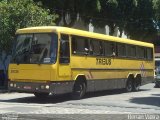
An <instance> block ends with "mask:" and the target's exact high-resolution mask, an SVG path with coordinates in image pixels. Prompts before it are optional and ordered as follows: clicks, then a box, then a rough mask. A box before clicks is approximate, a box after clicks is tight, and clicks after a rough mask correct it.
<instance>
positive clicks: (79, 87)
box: [72, 81, 86, 100]
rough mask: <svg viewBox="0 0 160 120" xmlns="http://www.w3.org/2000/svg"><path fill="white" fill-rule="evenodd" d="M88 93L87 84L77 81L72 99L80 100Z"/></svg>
mask: <svg viewBox="0 0 160 120" xmlns="http://www.w3.org/2000/svg"><path fill="white" fill-rule="evenodd" d="M85 93H86V84H85V82H83V81H76V82H75V85H74V87H73V92H72V99H75V100H79V99H81V98H83V96H84V95H85Z"/></svg>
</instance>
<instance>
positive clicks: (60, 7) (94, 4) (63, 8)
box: [34, 0, 100, 27]
mask: <svg viewBox="0 0 160 120" xmlns="http://www.w3.org/2000/svg"><path fill="white" fill-rule="evenodd" d="M34 1H35V2H38V3H39V4H42V5H43V6H44V7H45V8H48V9H50V11H51V12H55V13H56V14H58V15H59V18H58V19H57V22H56V23H57V24H58V23H59V22H60V21H61V20H63V23H64V26H67V27H71V26H73V25H74V23H75V21H76V19H77V16H78V15H79V17H80V18H82V19H83V20H84V21H85V22H86V23H88V22H89V19H90V16H92V15H93V14H94V13H95V12H97V11H98V10H100V4H99V1H100V0H63V1H62V0H47V1H46V0H34ZM40 2H41V3H40ZM66 16H69V17H70V21H67V20H66Z"/></svg>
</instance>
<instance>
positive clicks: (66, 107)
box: [0, 83, 160, 120]
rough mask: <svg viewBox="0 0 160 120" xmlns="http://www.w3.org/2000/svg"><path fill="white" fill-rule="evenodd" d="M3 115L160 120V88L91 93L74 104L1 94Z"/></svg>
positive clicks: (61, 119) (64, 119)
mask: <svg viewBox="0 0 160 120" xmlns="http://www.w3.org/2000/svg"><path fill="white" fill-rule="evenodd" d="M0 114H1V116H0V118H1V119H3V120H6V118H15V119H16V118H18V119H27V120H28V119H29V120H37V119H38V120H45V119H47V120H52V119H54V120H81V119H83V120H85V119H86V120H97V119H98V120H104V119H105V120H116V119H119V120H126V119H130V120H135V119H140V120H143V119H150V120H152V119H153V120H160V88H154V83H151V84H147V85H144V86H142V87H141V89H140V91H139V92H131V93H125V92H124V91H123V90H112V91H104V92H96V93H88V94H87V95H86V96H85V98H84V99H82V100H71V99H70V97H69V95H60V96H50V97H48V98H43V99H38V98H35V97H34V95H32V94H25V93H1V94H0Z"/></svg>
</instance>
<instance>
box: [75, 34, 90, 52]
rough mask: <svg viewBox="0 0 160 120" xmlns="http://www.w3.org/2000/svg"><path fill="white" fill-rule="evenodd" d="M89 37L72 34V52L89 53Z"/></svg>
mask: <svg viewBox="0 0 160 120" xmlns="http://www.w3.org/2000/svg"><path fill="white" fill-rule="evenodd" d="M88 51H89V48H88V39H87V38H84V37H80V36H72V54H81V55H84V54H86V52H87V54H88Z"/></svg>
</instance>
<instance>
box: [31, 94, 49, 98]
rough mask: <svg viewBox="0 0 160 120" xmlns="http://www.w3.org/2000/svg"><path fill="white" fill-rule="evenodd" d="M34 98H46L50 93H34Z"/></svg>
mask: <svg viewBox="0 0 160 120" xmlns="http://www.w3.org/2000/svg"><path fill="white" fill-rule="evenodd" d="M34 96H35V97H37V98H45V97H48V96H49V93H34Z"/></svg>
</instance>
